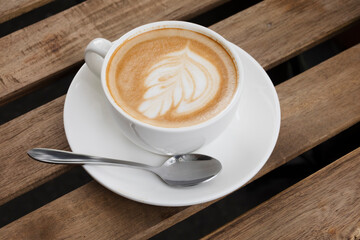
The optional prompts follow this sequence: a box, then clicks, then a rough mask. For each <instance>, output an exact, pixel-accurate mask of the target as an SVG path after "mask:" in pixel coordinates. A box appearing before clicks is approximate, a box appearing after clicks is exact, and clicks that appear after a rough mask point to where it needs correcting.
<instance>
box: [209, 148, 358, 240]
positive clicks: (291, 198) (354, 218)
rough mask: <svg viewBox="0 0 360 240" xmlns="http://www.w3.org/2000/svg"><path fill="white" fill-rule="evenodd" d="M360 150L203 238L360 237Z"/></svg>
mask: <svg viewBox="0 0 360 240" xmlns="http://www.w3.org/2000/svg"><path fill="white" fill-rule="evenodd" d="M359 165H360V148H358V149H356V150H355V151H353V152H351V153H349V154H347V155H346V156H344V157H342V158H341V159H339V160H337V161H335V162H334V163H332V164H330V165H328V166H327V167H325V168H324V169H321V170H320V171H318V172H316V173H315V174H313V175H311V176H310V177H308V178H306V179H304V180H302V181H301V182H299V183H297V184H295V185H294V186H292V187H290V188H288V189H287V190H285V191H283V192H281V193H280V194H278V195H276V196H275V197H273V198H271V199H270V200H268V201H266V202H264V203H263V204H261V205H259V206H258V207H256V208H255V209H252V210H250V211H249V212H247V213H245V214H244V215H242V216H240V217H238V218H237V219H235V220H233V221H232V222H230V223H228V224H226V225H225V226H223V227H222V228H220V229H218V230H216V231H215V232H213V233H212V234H210V235H208V236H206V237H205V238H204V239H352V240H355V239H360V215H359V213H360V201H359V196H360V178H359V176H360V168H359Z"/></svg>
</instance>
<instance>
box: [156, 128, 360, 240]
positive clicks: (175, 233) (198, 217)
mask: <svg viewBox="0 0 360 240" xmlns="http://www.w3.org/2000/svg"><path fill="white" fill-rule="evenodd" d="M359 136H360V123H358V124H356V125H354V126H352V127H351V128H349V129H347V130H345V131H343V132H341V133H340V134H338V135H336V136H335V137H333V138H331V139H329V140H327V141H325V142H323V143H322V144H320V145H318V146H317V147H315V148H313V149H311V150H309V151H307V152H305V153H304V154H302V155H301V156H299V157H297V158H295V159H293V160H291V161H290V162H288V163H286V164H284V165H283V166H281V167H279V168H277V169H275V170H273V171H271V172H269V173H268V174H266V175H264V176H263V177H261V178H259V179H257V180H255V181H254V182H252V183H250V184H248V185H246V186H245V187H243V188H241V189H239V190H237V191H236V192H234V193H232V194H230V195H228V196H227V197H226V198H224V199H222V200H220V201H218V202H216V203H214V204H212V205H211V206H209V207H207V208H205V209H204V210H202V211H200V212H198V213H196V214H194V215H193V216H191V217H189V218H187V219H186V220H184V221H182V222H180V223H178V224H175V225H174V226H172V227H170V228H168V229H166V230H165V231H163V232H161V233H159V234H158V235H156V236H154V237H153V238H151V239H153V240H162V239H173V240H176V239H187V240H191V239H199V238H201V237H204V236H206V235H208V234H210V233H211V232H213V231H215V230H216V229H218V228H220V227H221V226H223V225H224V224H226V223H228V222H230V221H232V220H233V219H235V218H236V217H238V216H240V215H241V214H243V213H245V212H247V211H248V210H250V209H252V208H254V207H256V206H257V205H259V204H261V203H263V202H265V201H266V200H268V199H270V198H271V197H273V196H275V195H276V194H278V193H280V192H281V191H283V190H285V189H286V188H288V187H290V186H292V185H294V184H295V183H297V182H299V181H301V180H302V179H304V178H306V177H307V176H309V175H310V174H313V173H315V172H317V171H318V170H320V169H321V168H322V167H324V166H326V165H328V164H330V163H332V162H333V161H335V160H336V159H338V158H340V157H342V156H344V155H345V154H347V153H349V152H351V151H352V150H354V149H356V148H358V147H359V146H360V139H359Z"/></svg>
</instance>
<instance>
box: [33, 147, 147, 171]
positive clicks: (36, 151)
mask: <svg viewBox="0 0 360 240" xmlns="http://www.w3.org/2000/svg"><path fill="white" fill-rule="evenodd" d="M27 153H28V155H29V156H30V157H31V158H33V159H35V160H38V161H40V162H45V163H54V164H74V165H83V164H91V165H111V166H118V167H120V166H123V167H132V168H138V169H145V170H151V168H152V167H151V166H148V165H145V164H142V163H136V162H129V161H124V160H117V159H111V158H104V157H95V156H89V155H85V154H78V153H73V152H67V151H60V150H55V149H48V148H33V149H31V150H29V151H28V152H27Z"/></svg>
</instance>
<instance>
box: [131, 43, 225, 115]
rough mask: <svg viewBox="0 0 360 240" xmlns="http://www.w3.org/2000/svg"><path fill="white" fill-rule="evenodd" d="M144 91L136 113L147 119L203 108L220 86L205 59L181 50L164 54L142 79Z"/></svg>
mask: <svg viewBox="0 0 360 240" xmlns="http://www.w3.org/2000/svg"><path fill="white" fill-rule="evenodd" d="M144 85H145V88H146V92H145V93H144V95H143V102H142V103H141V104H140V105H139V107H138V110H139V112H141V113H142V114H143V115H144V116H146V117H148V118H151V119H153V118H156V117H159V116H162V115H164V114H167V113H169V112H170V113H171V114H172V115H174V116H176V115H187V114H190V113H193V112H195V111H196V110H199V109H201V108H202V107H204V106H206V105H207V104H208V103H209V102H210V101H211V100H212V99H213V98H214V96H215V95H216V93H217V91H218V89H219V86H220V74H219V72H218V70H217V68H216V67H215V66H214V65H213V64H212V63H211V62H210V61H208V60H207V59H205V58H204V57H202V56H200V55H199V54H197V53H195V52H194V51H192V50H191V49H190V48H189V47H188V46H186V47H185V48H184V49H182V50H180V51H177V52H172V53H169V54H166V55H164V56H163V57H162V58H161V59H160V61H159V62H158V63H156V64H154V65H153V66H152V67H151V68H150V69H149V72H148V74H147V76H146V78H145V80H144Z"/></svg>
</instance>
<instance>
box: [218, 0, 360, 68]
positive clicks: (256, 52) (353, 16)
mask: <svg viewBox="0 0 360 240" xmlns="http://www.w3.org/2000/svg"><path fill="white" fill-rule="evenodd" d="M359 19H360V4H359V1H357V0H354V1H353V0H345V1H338V0H330V1H329V0H310V1H288V0H270V1H263V2H261V3H259V4H258V5H257V6H256V7H252V8H249V9H247V10H245V11H243V12H241V14H235V15H233V16H232V17H229V18H227V19H225V20H224V21H222V22H219V23H218V24H215V25H214V26H212V27H211V28H212V29H213V30H215V31H216V32H218V33H220V34H221V35H223V36H224V37H225V38H226V39H228V40H229V41H231V42H233V43H235V44H237V45H239V46H240V47H241V48H243V49H244V50H245V51H247V52H248V53H250V54H251V55H252V56H253V57H254V58H255V59H258V60H259V62H260V64H261V65H262V66H264V68H265V69H269V68H272V67H273V66H276V65H278V64H279V63H282V62H284V61H286V60H288V59H290V58H291V57H293V56H296V55H297V54H299V53H301V52H303V51H304V50H306V49H309V48H311V47H312V46H315V45H317V44H319V43H320V42H322V41H324V40H326V39H329V38H331V37H332V36H334V35H335V34H336V33H338V32H339V31H341V29H344V28H345V27H346V26H348V25H350V24H351V23H354V22H356V21H357V20H359ZM239 32H241V33H239ZM264 35H265V36H264Z"/></svg>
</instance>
